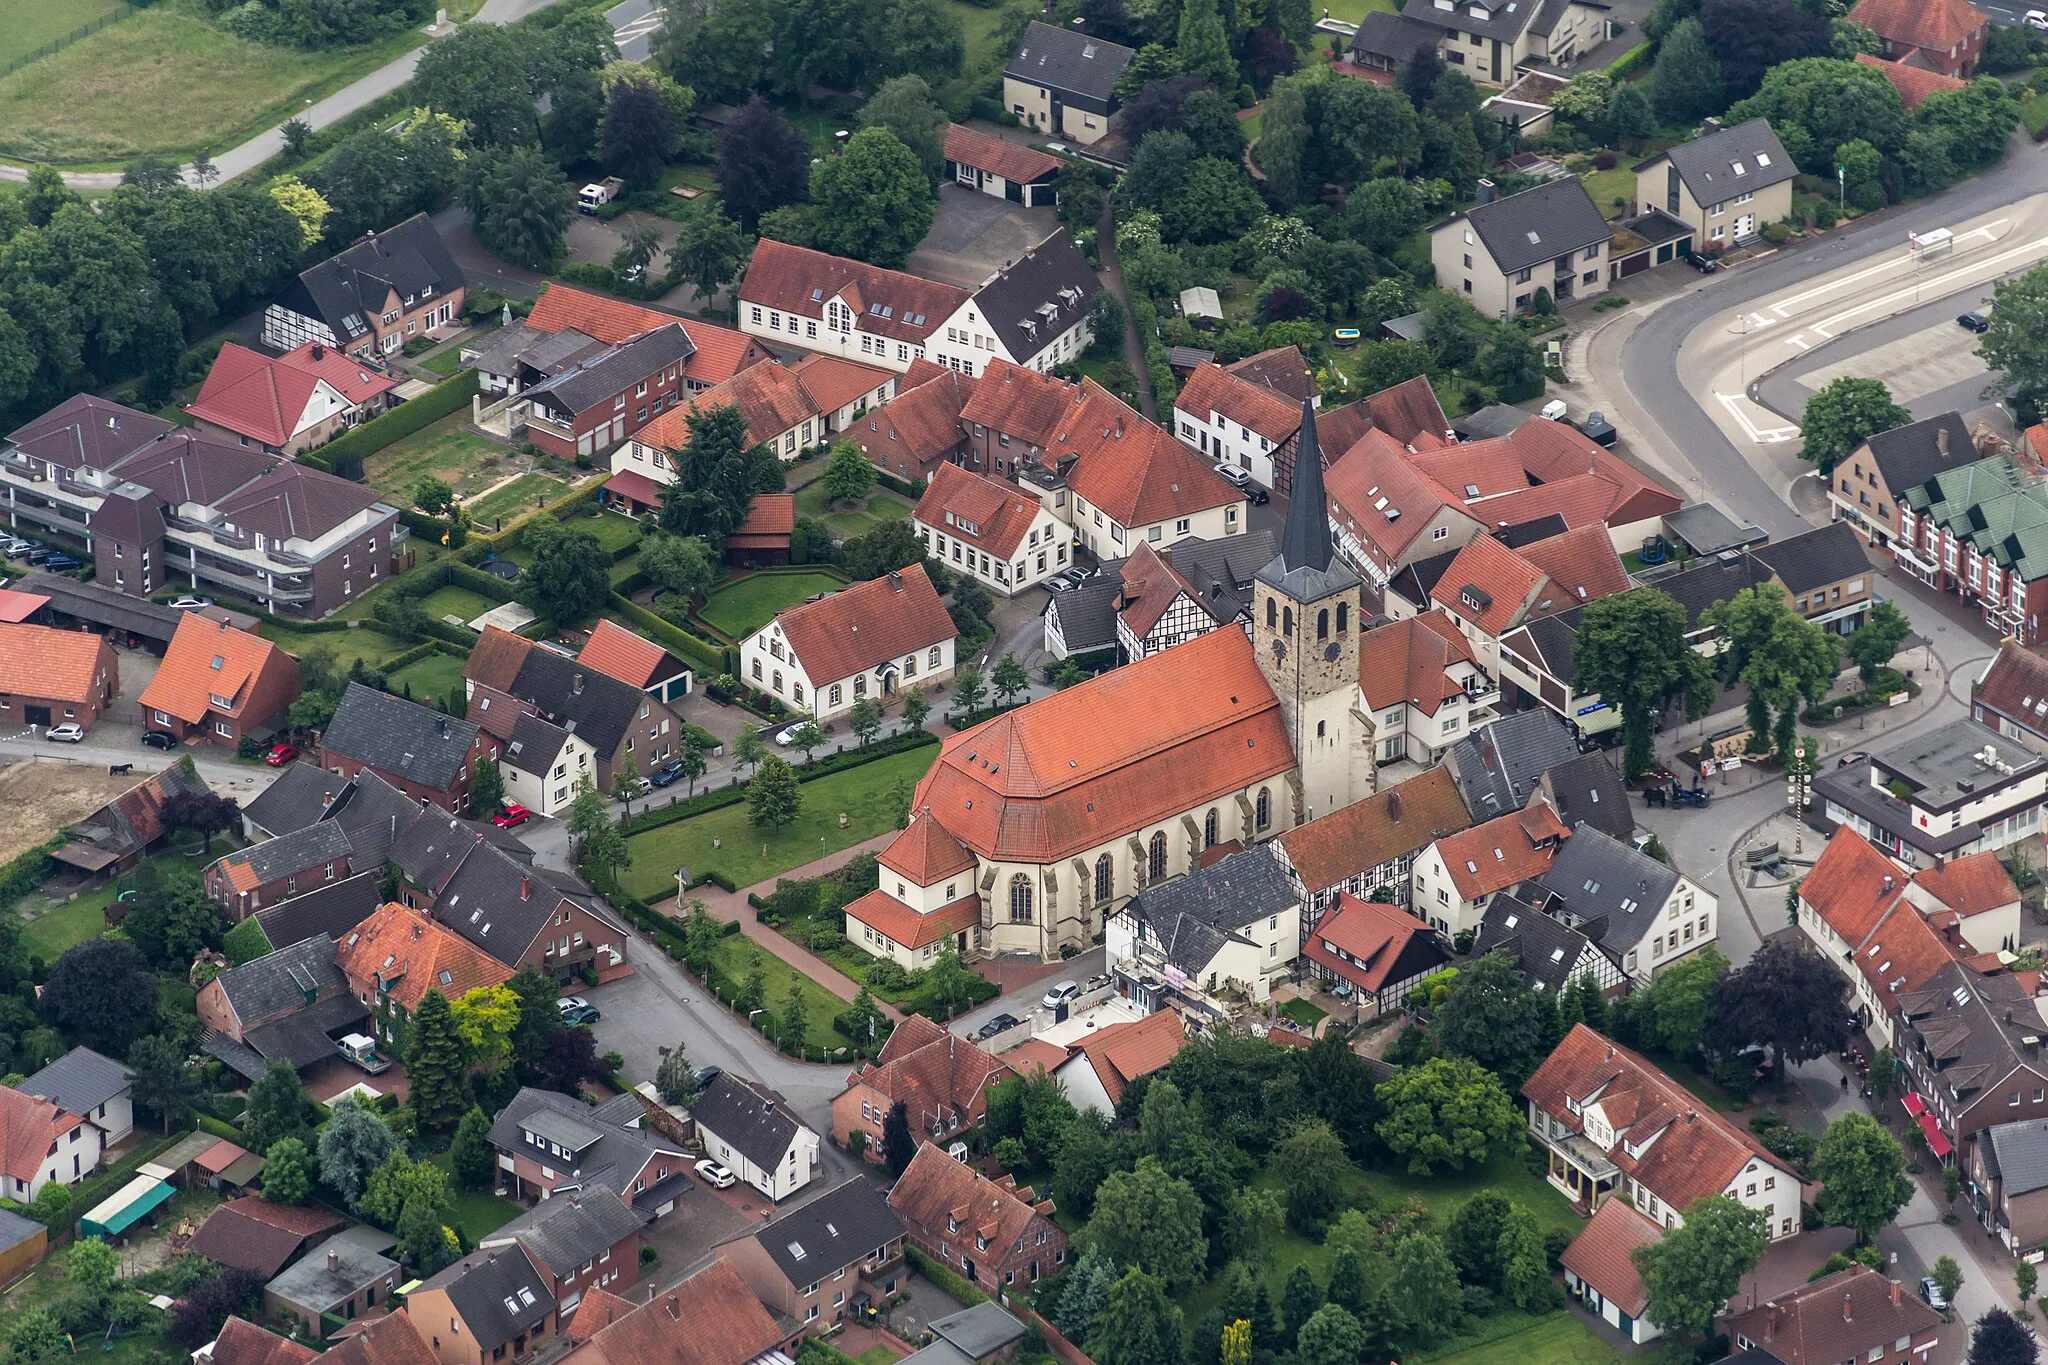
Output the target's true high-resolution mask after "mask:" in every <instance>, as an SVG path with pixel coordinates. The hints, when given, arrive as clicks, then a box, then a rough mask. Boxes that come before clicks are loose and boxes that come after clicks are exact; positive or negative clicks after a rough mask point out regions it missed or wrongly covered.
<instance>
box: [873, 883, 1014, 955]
mask: <svg viewBox="0 0 2048 1365" xmlns="http://www.w3.org/2000/svg"><path fill="white" fill-rule="evenodd" d="M846 914H847V916H848V918H850V919H857V920H859V921H860V922H861V923H862V924H865V925H868V926H869V927H871V928H873V929H874V930H875V931H876V932H878V933H881V934H883V935H885V936H887V937H888V938H890V939H893V940H894V941H896V942H897V943H899V944H901V945H903V946H904V947H905V948H922V947H924V946H925V945H926V944H930V943H937V942H938V941H939V940H940V939H943V938H951V937H952V936H953V935H954V934H957V933H959V932H960V931H961V930H962V929H971V928H973V927H974V926H975V925H977V924H980V923H981V897H980V896H978V895H975V894H974V892H973V888H972V887H970V888H969V889H968V894H967V895H965V896H962V897H960V898H959V899H958V900H955V901H952V902H951V903H949V904H946V905H942V906H940V907H939V908H938V909H936V910H930V911H919V910H913V909H912V908H911V907H910V906H908V905H905V904H904V903H903V902H902V901H899V900H897V899H896V898H895V897H894V896H892V895H890V894H889V893H888V892H886V891H883V890H881V889H880V888H877V889H875V890H873V891H870V892H868V893H867V894H866V895H864V896H861V897H860V898H859V899H857V900H855V901H853V902H851V903H850V904H848V905H847V907H846Z"/></svg>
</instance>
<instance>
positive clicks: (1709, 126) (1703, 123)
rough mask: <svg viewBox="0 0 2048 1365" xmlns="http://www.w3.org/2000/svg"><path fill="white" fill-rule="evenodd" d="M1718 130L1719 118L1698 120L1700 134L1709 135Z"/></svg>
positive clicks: (1719, 126)
mask: <svg viewBox="0 0 2048 1365" xmlns="http://www.w3.org/2000/svg"><path fill="white" fill-rule="evenodd" d="M1720 131H1721V120H1719V119H1717V118H1706V119H1701V120H1700V133H1701V135H1702V136H1708V137H1710V136H1712V135H1713V134H1715V133H1718V132H1720Z"/></svg>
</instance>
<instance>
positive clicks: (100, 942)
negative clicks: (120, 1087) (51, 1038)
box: [36, 938, 157, 1057]
mask: <svg viewBox="0 0 2048 1365" xmlns="http://www.w3.org/2000/svg"><path fill="white" fill-rule="evenodd" d="M148 967H149V964H148V963H146V962H145V961H144V960H143V957H142V953H141V951H140V950H139V949H137V948H136V946H135V945H134V944H132V943H129V942H127V941H126V940H124V939H114V938H95V939H87V940H86V941H85V942H84V943H81V944H78V945H77V946H76V947H73V948H69V949H66V950H65V953H64V956H62V957H60V958H58V959H57V961H56V964H55V965H54V966H52V967H51V968H50V977H49V980H48V981H46V982H45V983H44V984H43V992H42V995H41V996H40V997H39V998H38V999H37V1001H36V1004H37V1006H38V1008H39V1009H40V1010H41V1012H42V1016H43V1018H45V1019H47V1020H49V1021H50V1023H51V1024H53V1025H55V1026H56V1027H57V1028H59V1029H62V1030H63V1031H64V1034H65V1036H66V1037H68V1038H71V1039H73V1040H74V1041H76V1042H79V1043H82V1044H83V1045H85V1046H86V1047H89V1048H91V1049H92V1050H93V1051H95V1052H100V1053H104V1054H106V1055H107V1056H110V1057H120V1056H123V1055H125V1054H126V1053H127V1051H128V1049H129V1047H130V1046H131V1045H132V1044H133V1043H134V1041H135V1040H136V1039H137V1038H139V1037H141V1036H142V1035H143V1034H145V1033H149V1032H152V1031H154V1030H155V1028H156V1022H157V988H156V978H155V977H153V976H151V975H150V974H149V969H148Z"/></svg>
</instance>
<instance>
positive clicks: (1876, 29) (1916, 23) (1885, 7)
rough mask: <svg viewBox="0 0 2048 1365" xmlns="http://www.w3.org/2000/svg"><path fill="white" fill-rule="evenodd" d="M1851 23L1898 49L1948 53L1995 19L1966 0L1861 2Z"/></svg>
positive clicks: (1851, 11)
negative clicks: (1929, 49)
mask: <svg viewBox="0 0 2048 1365" xmlns="http://www.w3.org/2000/svg"><path fill="white" fill-rule="evenodd" d="M1849 22H1850V23H1853V24H1861V25H1863V27H1865V28H1867V29H1869V30H1870V31H1871V32H1872V33H1875V34H1876V35H1877V36H1878V37H1880V38H1883V39H1885V40H1886V41H1888V42H1890V43H1891V44H1892V45H1893V46H1895V47H1919V48H1932V49H1934V50H1936V51H1940V52H1943V53H1946V52H1947V51H1948V50H1949V49H1950V48H1952V47H1960V46H1962V45H1963V44H1964V43H1966V42H1968V41H1969V39H1970V37H1971V35H1973V34H1975V33H1977V32H1978V31H1979V30H1981V29H1983V28H1985V27H1987V26H1988V25H1989V24H1990V23H1991V16H1990V15H1988V14H1986V13H1985V12H1984V11H1983V10H1980V9H1978V8H1977V7H1976V6H1975V5H1972V4H1968V3H1966V0H1858V3H1857V5H1856V7H1855V8H1854V9H1852V10H1850V11H1849Z"/></svg>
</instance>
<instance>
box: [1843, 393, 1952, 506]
mask: <svg viewBox="0 0 2048 1365" xmlns="http://www.w3.org/2000/svg"><path fill="white" fill-rule="evenodd" d="M1864 444H1865V445H1866V446H1868V447H1869V450H1870V458H1871V460H1872V461H1873V462H1875V463H1876V465H1877V469H1878V472H1879V473H1880V474H1882V475H1884V481H1885V483H1886V484H1888V485H1890V487H1891V490H1892V492H1893V494H1894V495H1896V496H1899V497H1904V496H1905V494H1906V490H1907V489H1909V488H1917V487H1919V486H1920V485H1921V484H1924V483H1926V482H1927V481H1928V480H1929V479H1931V478H1933V477H1934V476H1935V475H1936V474H1940V473H1943V472H1944V471H1947V470H1950V469H1959V468H1961V467H1962V466H1964V465H1966V464H1975V463H1976V462H1977V458H1978V456H1977V447H1976V446H1975V445H1973V444H1972V443H1971V441H1970V427H1969V424H1968V423H1966V422H1964V421H1963V415H1962V414H1961V413H1959V412H1954V411H1949V412H1944V413H1941V414H1939V415H1937V416H1934V417H1929V418H1927V419H1925V420H1924V421H1919V422H1909V423H1907V424H1906V425H1905V426H1902V427H1893V428H1892V429H1891V430H1890V431H1880V432H1878V433H1877V434H1876V435H1875V436H1872V437H1871V438H1870V439H1869V440H1868V441H1866V442H1864Z"/></svg>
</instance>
